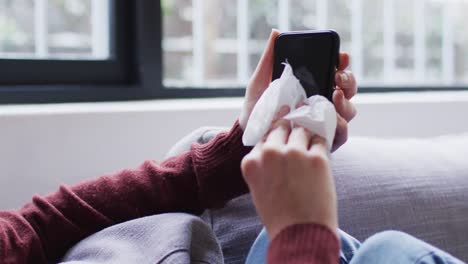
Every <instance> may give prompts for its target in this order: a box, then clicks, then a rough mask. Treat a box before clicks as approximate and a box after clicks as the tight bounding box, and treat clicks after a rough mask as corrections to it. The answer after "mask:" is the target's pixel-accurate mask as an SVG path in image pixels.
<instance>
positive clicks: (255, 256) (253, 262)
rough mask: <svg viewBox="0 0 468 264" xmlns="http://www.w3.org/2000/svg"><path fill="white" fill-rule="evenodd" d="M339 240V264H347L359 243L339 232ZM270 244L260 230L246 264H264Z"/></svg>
mask: <svg viewBox="0 0 468 264" xmlns="http://www.w3.org/2000/svg"><path fill="white" fill-rule="evenodd" d="M339 234H340V240H341V251H340V264H347V263H349V261H351V259H352V257H353V255H354V254H355V253H356V251H357V250H358V249H359V247H360V245H361V244H360V243H359V241H358V240H356V239H355V238H354V237H352V236H350V235H348V234H346V233H345V232H343V231H341V230H339ZM269 244H270V242H269V239H268V234H267V232H266V230H265V228H263V229H262V231H261V232H260V234H259V235H258V237H257V239H255V242H254V243H253V245H252V247H251V248H250V251H249V254H248V255H247V260H246V262H245V263H246V264H260V263H266V257H267V252H268V245H269Z"/></svg>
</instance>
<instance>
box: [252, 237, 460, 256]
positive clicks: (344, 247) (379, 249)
mask: <svg viewBox="0 0 468 264" xmlns="http://www.w3.org/2000/svg"><path fill="white" fill-rule="evenodd" d="M340 240H341V251H340V264H347V263H349V264H368V263H369V264H375V263H379V264H394V263H399V264H463V263H464V262H462V261H461V260H458V259H456V258H454V257H452V256H451V255H449V254H448V253H446V252H443V251H441V250H439V249H437V248H435V247H433V246H431V245H429V244H427V243H425V242H423V241H421V240H419V239H416V238H414V237H412V236H410V235H408V234H405V233H402V232H398V231H385V232H382V233H378V234H375V235H373V236H371V237H370V238H368V239H367V240H366V241H364V243H362V244H361V243H360V242H359V241H357V240H356V239H355V238H353V237H351V236H350V235H348V234H346V233H345V232H343V231H341V230H340ZM268 245H269V240H268V234H267V232H266V231H265V229H263V230H262V231H261V232H260V234H259V235H258V237H257V239H256V240H255V242H254V244H253V245H252V247H251V248H250V252H249V255H248V256H247V261H246V264H259V263H266V255H267V250H268Z"/></svg>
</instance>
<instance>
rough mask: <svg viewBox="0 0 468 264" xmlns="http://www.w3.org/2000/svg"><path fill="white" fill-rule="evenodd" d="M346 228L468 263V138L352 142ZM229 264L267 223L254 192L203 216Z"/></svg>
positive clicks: (340, 164)
mask: <svg viewBox="0 0 468 264" xmlns="http://www.w3.org/2000/svg"><path fill="white" fill-rule="evenodd" d="M221 130H222V129H221V128H212V127H211V128H200V129H198V130H196V131H194V132H193V133H191V134H189V135H187V136H186V137H185V138H183V139H182V140H180V141H179V142H178V143H177V144H176V145H175V146H174V147H173V148H172V149H171V150H170V151H169V152H168V156H172V155H175V154H177V153H179V152H182V151H184V150H187V149H188V148H189V146H190V144H192V143H193V142H198V143H205V142H207V141H209V140H210V139H212V138H213V137H214V136H215V135H216V134H217V133H219V131H221ZM332 160H333V161H332V167H333V174H334V176H335V178H336V186H337V190H338V202H339V221H340V227H341V228H342V229H343V230H345V231H346V232H348V233H349V234H351V235H353V236H355V237H356V238H358V239H359V240H361V241H362V240H364V239H366V238H367V237H369V236H370V235H372V234H374V233H376V232H379V231H382V230H389V229H392V230H401V231H404V232H407V233H409V234H412V235H414V236H416V237H418V238H420V239H423V240H425V241H427V242H429V243H431V244H433V245H435V246H437V247H440V248H442V249H444V250H446V251H448V252H449V253H451V254H453V255H454V256H456V257H458V258H460V259H462V260H464V261H468V134H462V135H451V136H442V137H437V138H426V139H379V138H357V137H355V138H351V139H350V140H349V141H348V142H347V143H346V145H345V146H343V147H342V148H341V149H340V150H338V151H337V152H336V153H334V154H333V155H332ZM202 217H203V218H204V219H205V220H206V221H207V222H208V223H210V224H211V226H212V228H213V230H214V232H215V234H216V235H217V237H218V239H219V241H220V243H221V246H222V248H223V253H224V256H225V261H226V263H243V262H244V260H245V257H246V254H247V252H248V249H249V247H250V246H251V244H252V243H253V241H254V239H255V237H256V235H257V234H258V232H259V231H260V229H261V223H260V221H259V219H258V217H257V216H256V213H255V209H254V207H253V205H252V203H251V200H250V197H249V196H248V195H245V196H242V197H239V198H237V199H234V200H232V201H231V202H229V203H228V204H227V205H226V206H225V207H224V208H222V209H219V210H209V211H206V212H205V213H204V214H203V216H202Z"/></svg>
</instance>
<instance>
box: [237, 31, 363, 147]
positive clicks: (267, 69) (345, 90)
mask: <svg viewBox="0 0 468 264" xmlns="http://www.w3.org/2000/svg"><path fill="white" fill-rule="evenodd" d="M279 34H280V33H279V31H278V30H272V32H271V34H270V38H269V39H268V42H267V45H266V48H265V51H264V53H263V56H262V58H261V59H260V61H259V63H258V65H257V68H256V69H255V72H254V73H253V75H252V77H251V78H250V81H249V84H248V85H247V89H246V91H245V99H244V105H243V107H242V111H241V114H240V116H239V125H240V126H241V128H242V129H243V130H245V127H246V126H247V121H248V119H249V117H250V114H251V113H252V110H253V108H254V106H255V104H256V103H257V101H258V99H260V97H261V95H262V94H263V92H264V91H265V90H266V88H267V87H268V86H269V85H270V83H271V78H272V74H273V61H274V46H275V40H276V38H277V37H278V35H279ZM348 66H349V55H348V54H347V53H341V54H340V59H339V66H338V71H337V72H336V78H335V82H336V90H335V92H334V93H333V103H334V105H335V108H336V111H337V113H338V116H337V119H338V124H337V128H336V134H335V140H334V142H333V148H332V151H335V150H336V149H338V148H339V147H340V146H342V145H343V144H344V143H345V142H346V140H347V139H348V122H349V121H351V119H353V118H354V116H355V115H356V109H355V107H354V105H353V104H352V103H351V102H350V99H351V98H352V97H353V96H354V95H355V94H356V93H357V83H356V79H355V77H354V75H353V73H352V72H350V71H346V69H347V68H348Z"/></svg>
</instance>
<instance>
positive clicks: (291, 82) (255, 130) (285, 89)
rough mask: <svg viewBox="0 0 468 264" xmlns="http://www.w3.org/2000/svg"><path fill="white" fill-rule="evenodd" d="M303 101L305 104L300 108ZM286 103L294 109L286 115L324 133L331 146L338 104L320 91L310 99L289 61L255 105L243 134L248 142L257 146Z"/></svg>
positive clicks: (245, 142)
mask: <svg viewBox="0 0 468 264" xmlns="http://www.w3.org/2000/svg"><path fill="white" fill-rule="evenodd" d="M301 102H303V103H305V105H303V106H301V107H299V108H297V109H296V106H297V105H299V104H300V103H301ZM284 105H287V106H289V109H291V111H290V113H289V114H287V115H286V116H285V117H284V119H287V120H290V121H291V122H292V123H293V125H299V126H301V127H304V128H306V129H308V130H309V131H310V132H312V134H314V135H319V136H321V137H323V138H324V139H325V140H326V142H327V146H328V148H329V149H331V147H332V144H333V139H334V137H335V130H336V122H337V119H336V111H335V107H334V106H333V104H332V103H330V102H329V101H328V100H327V99H326V98H325V97H323V96H320V95H315V96H311V97H310V98H308V99H306V93H305V91H304V88H303V87H302V85H301V83H300V82H299V80H298V79H297V78H296V77H295V76H294V73H293V70H292V68H291V66H290V65H289V64H287V63H285V68H284V71H283V73H282V74H281V77H280V78H279V79H277V80H275V81H273V82H272V83H271V84H270V86H269V87H268V88H267V89H266V90H265V92H264V93H263V95H262V96H261V97H260V99H259V100H258V102H257V104H256V105H255V107H254V109H253V111H252V114H251V115H250V117H249V120H248V122H247V126H246V128H245V132H244V135H243V137H242V142H243V143H244V145H245V146H254V145H256V144H257V143H258V142H260V141H261V140H262V138H263V137H264V135H265V134H266V133H267V132H268V130H269V129H270V127H271V125H272V122H273V119H274V118H275V115H276V114H277V113H278V111H279V110H280V108H281V107H282V106H284Z"/></svg>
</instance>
